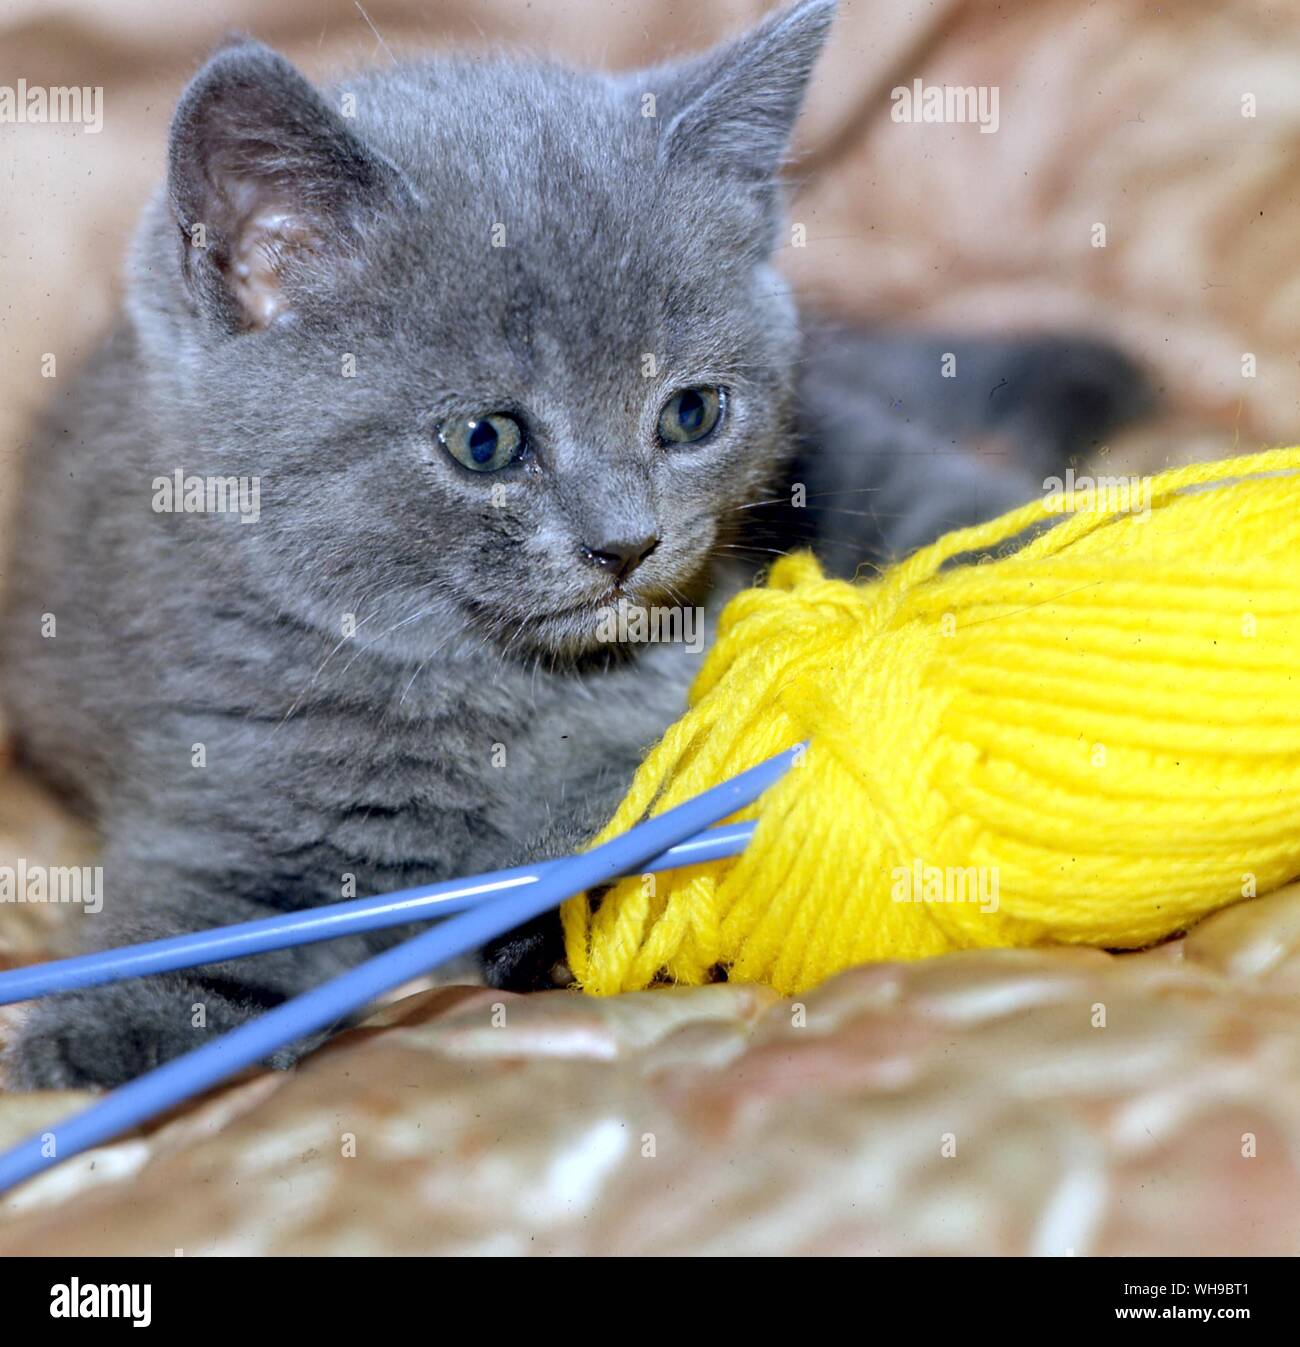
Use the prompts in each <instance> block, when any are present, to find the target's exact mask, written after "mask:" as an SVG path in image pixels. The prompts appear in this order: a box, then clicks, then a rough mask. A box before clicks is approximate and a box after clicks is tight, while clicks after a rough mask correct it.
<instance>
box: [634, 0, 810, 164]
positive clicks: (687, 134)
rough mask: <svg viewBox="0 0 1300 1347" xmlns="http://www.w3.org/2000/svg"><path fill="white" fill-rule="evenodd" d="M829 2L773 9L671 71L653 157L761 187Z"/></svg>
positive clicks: (794, 107) (803, 84)
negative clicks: (664, 121) (665, 117)
mask: <svg viewBox="0 0 1300 1347" xmlns="http://www.w3.org/2000/svg"><path fill="white" fill-rule="evenodd" d="M835 5H836V0H805V3H803V4H799V5H795V6H794V7H792V8H789V9H783V10H778V11H777V12H776V13H775V14H771V15H769V16H768V18H766V19H765V20H764V21H763V22H762V23H760V24H759V25H758V27H756V28H753V29H751V30H750V31H749V32H747V33H742V34H741V35H740V37H738V38H736V39H734V40H733V41H731V42H728V43H725V44H723V45H722V46H721V47H718V48H715V49H714V50H713V51H710V52H706V53H705V55H703V56H701V57H697V58H696V59H695V60H693V61H688V62H686V63H685V64H683V65H680V66H677V67H671V68H670V69H669V71H668V72H666V73H667V76H668V79H669V82H670V88H669V91H668V98H669V100H670V102H669V107H668V109H667V110H668V111H669V112H670V113H671V116H672V120H671V121H670V122H669V123H668V126H667V128H666V129H665V131H664V135H663V139H662V141H661V142H660V159H661V160H662V161H663V162H665V163H672V164H674V165H676V164H679V163H683V164H684V163H687V162H691V163H694V164H696V165H697V166H699V167H702V168H705V169H708V170H710V171H712V172H715V173H720V174H723V175H725V176H727V177H731V178H733V179H740V180H742V181H745V182H748V183H751V184H753V185H755V186H765V185H767V184H769V183H770V182H771V181H772V179H773V177H774V176H775V174H776V172H777V170H778V169H779V168H780V166H781V160H782V159H783V158H784V156H785V151H786V145H787V143H788V142H789V139H790V133H791V131H792V130H793V128H794V123H795V119H796V118H797V117H798V115H799V108H800V106H801V104H802V103H803V96H804V91H805V89H806V88H807V86H808V79H809V76H810V75H811V74H812V68H813V66H814V65H815V64H816V62H817V58H818V56H819V55H820V54H821V50H822V47H823V45H824V44H825V42H826V35H827V34H828V33H829V32H830V27H831V21H832V20H833V19H834V17H835ZM677 109H680V110H677Z"/></svg>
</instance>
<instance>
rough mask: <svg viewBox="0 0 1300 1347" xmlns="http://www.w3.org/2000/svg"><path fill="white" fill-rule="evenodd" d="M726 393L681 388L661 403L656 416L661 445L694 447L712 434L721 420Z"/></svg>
mask: <svg viewBox="0 0 1300 1347" xmlns="http://www.w3.org/2000/svg"><path fill="white" fill-rule="evenodd" d="M726 396H727V395H726V393H725V392H724V391H723V390H722V389H721V388H713V387H708V386H706V385H700V386H699V387H698V388H683V389H682V390H681V392H680V393H674V394H673V395H672V397H670V398H669V399H668V401H667V402H665V403H664V409H663V411H661V412H660V413H659V439H660V441H661V442H662V443H664V444H695V443H696V442H697V441H699V440H702V439H704V438H705V436H707V435H711V434H713V432H714V431H715V430H716V429H717V428H718V423H719V422H720V421H721V420H722V409H723V406H724V404H725V402H726Z"/></svg>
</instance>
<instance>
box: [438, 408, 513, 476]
mask: <svg viewBox="0 0 1300 1347" xmlns="http://www.w3.org/2000/svg"><path fill="white" fill-rule="evenodd" d="M438 439H439V440H440V441H441V442H442V447H443V448H444V449H445V450H446V451H447V452H448V453H449V454H450V455H451V456H452V458H454V459H455V460H456V462H457V463H461V464H464V466H465V467H467V468H470V469H471V470H472V471H474V472H497V471H499V470H500V469H501V468H504V467H508V466H509V465H510V464H511V463H513V462H514V461H515V459H516V458H518V457H519V453H520V450H521V449H522V448H523V443H524V431H523V427H522V426H521V425H520V424H519V422H518V421H516V420H515V418H514V417H513V416H507V415H506V414H505V413H504V412H493V413H492V414H491V415H490V416H481V417H479V418H478V420H477V421H468V420H467V421H446V422H444V423H443V424H442V425H441V426H439V427H438Z"/></svg>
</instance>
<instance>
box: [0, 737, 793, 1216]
mask: <svg viewBox="0 0 1300 1347" xmlns="http://www.w3.org/2000/svg"><path fill="white" fill-rule="evenodd" d="M801 748H802V745H799V746H796V747H795V748H791V749H787V750H786V751H785V752H784V753H780V754H778V755H777V756H776V757H774V758H769V759H768V760H767V761H766V762H762V763H759V765H758V766H757V767H751V768H750V769H749V770H748V771H745V772H741V774H740V775H739V776H736V777H733V778H732V779H731V780H730V781H724V782H723V783H722V784H721V785H719V786H714V787H713V788H712V789H711V790H707V791H705V792H704V793H703V794H702V795H697V796H695V797H694V798H693V799H690V800H687V801H686V802H685V803H684V804H680V805H678V806H677V807H676V808H674V809H669V810H667V811H666V812H665V813H662V814H658V815H656V816H655V817H654V818H651V819H647V820H646V821H645V822H644V823H640V824H638V825H637V826H636V827H635V828H632V829H631V830H630V831H628V832H625V833H622V834H621V835H620V836H618V837H614V838H611V839H610V840H609V841H608V842H605V843H603V844H602V845H601V846H598V847H593V848H592V849H591V850H590V851H586V852H583V853H581V854H580V855H577V856H570V857H568V858H567V859H566V860H563V861H561V862H559V863H558V864H557V865H555V867H554V868H553V869H549V870H547V871H546V873H545V874H543V875H542V876H541V877H540V878H539V879H538V880H537V882H536V883H535V884H531V885H528V886H527V887H525V888H521V889H516V890H511V891H508V892H506V893H504V894H502V896H501V897H499V898H498V899H496V900H495V901H494V902H490V903H480V904H478V905H477V906H475V907H471V908H469V909H468V910H467V911H464V912H460V913H457V914H456V915H455V916H452V917H449V918H448V919H447V920H446V921H444V922H440V923H439V924H438V925H437V926H435V927H433V928H432V929H431V930H428V931H424V932H422V933H421V934H420V935H417V936H415V937H414V938H413V939H411V940H408V941H406V943H405V944H402V945H398V946H396V947H395V948H393V949H390V950H387V951H386V952H385V953H383V954H380V955H378V956H376V957H375V958H373V959H369V960H367V961H366V962H365V963H362V964H358V965H357V967H355V968H352V969H349V970H348V971H347V972H346V973H342V974H340V975H339V976H338V977H336V978H332V979H331V980H330V981H329V982H326V983H323V984H322V985H321V986H319V987H315V988H313V989H312V990H311V991H309V992H305V993H304V994H303V995H302V996H298V997H295V998H294V999H293V1000H291V1001H286V1002H284V1004H283V1005H280V1006H277V1007H276V1008H275V1009H274V1010H269V1011H267V1012H266V1013H265V1014H263V1015H260V1016H258V1018H256V1019H253V1020H249V1021H247V1023H245V1024H241V1025H240V1026H239V1027H238V1028H237V1029H232V1030H231V1031H230V1032H229V1033H226V1034H223V1035H222V1036H221V1037H220V1038H216V1039H213V1040H212V1041H211V1042H210V1043H205V1044H204V1045H203V1046H202V1047H200V1048H196V1049H194V1051H193V1052H188V1053H186V1054H185V1055H184V1056H182V1057H175V1058H173V1059H172V1060H171V1061H170V1062H165V1063H164V1064H163V1065H162V1066H160V1067H157V1068H155V1069H154V1070H153V1071H149V1072H147V1073H146V1074H145V1075H143V1076H139V1077H137V1078H136V1079H135V1080H133V1081H129V1082H128V1083H127V1084H125V1085H122V1086H119V1087H118V1088H117V1089H116V1090H114V1091H113V1092H112V1093H111V1094H107V1095H105V1096H104V1097H103V1098H102V1099H101V1100H99V1101H97V1102H96V1103H94V1104H92V1105H91V1106H90V1107H89V1108H88V1109H85V1110H84V1111H83V1112H81V1113H77V1114H74V1115H73V1116H72V1117H71V1118H69V1119H67V1120H66V1121H65V1122H61V1123H57V1124H55V1125H54V1126H52V1127H49V1128H47V1129H46V1130H45V1131H44V1132H41V1133H37V1134H36V1135H35V1136H31V1137H28V1138H27V1140H26V1141H22V1142H20V1143H19V1144H18V1145H17V1146H15V1147H13V1148H12V1149H11V1150H8V1151H6V1152H4V1154H2V1155H0V1192H3V1191H5V1190H6V1189H9V1188H12V1187H13V1186H14V1185H15V1184H17V1183H21V1182H23V1180H25V1179H29V1178H31V1177H32V1176H33V1175H34V1174H38V1173H40V1172H41V1171H42V1170H44V1169H47V1168H49V1167H50V1166H51V1165H54V1164H57V1163H58V1162H59V1161H60V1160H66V1159H68V1158H70V1157H71V1156H73V1155H78V1154H80V1152H82V1151H84V1150H88V1149H90V1148H91V1147H92V1146H99V1145H102V1144H103V1143H104V1142H106V1141H110V1140H111V1139H112V1138H113V1137H115V1136H117V1135H118V1134H119V1133H121V1132H125V1131H127V1130H129V1129H130V1128H132V1127H138V1126H139V1125H140V1124H141V1123H143V1122H147V1121H148V1120H149V1119H150V1118H152V1117H154V1116H155V1115H157V1114H159V1113H162V1112H164V1111H166V1110H167V1109H171V1108H174V1107H176V1105H178V1104H181V1103H183V1102H184V1101H185V1100H186V1099H189V1098H191V1097H192V1096H193V1095H196V1094H199V1093H201V1092H202V1091H204V1090H208V1089H211V1088H212V1087H213V1086H214V1085H217V1084H219V1083H220V1082H221V1081H223V1080H225V1079H226V1078H227V1077H229V1076H231V1075H233V1074H234V1073H235V1072H237V1071H241V1070H242V1069H243V1068H244V1067H246V1066H252V1065H253V1064H254V1063H256V1062H260V1061H263V1060H264V1059H265V1058H267V1057H269V1056H270V1055H271V1054H272V1053H274V1052H275V1051H276V1050H277V1049H279V1048H282V1047H285V1046H286V1045H287V1044H289V1043H295V1042H297V1041H298V1040H299V1039H301V1038H305V1037H306V1036H307V1035H309V1034H313V1033H316V1032H317V1031H318V1030H321V1029H327V1028H330V1027H331V1026H333V1025H335V1024H337V1023H338V1022H339V1021H340V1020H341V1019H343V1018H344V1017H345V1016H348V1015H351V1014H353V1013H354V1012H355V1011H358V1010H360V1009H361V1008H362V1007H364V1006H367V1005H369V1004H370V1003H371V1002H372V1001H374V1000H375V999H376V997H379V996H382V995H383V994H384V993H385V992H389V991H392V990H393V989H394V988H395V987H400V986H401V985H402V984H403V983H404V982H407V981H409V980H410V979H411V978H413V977H418V976H420V975H421V974H423V973H427V972H428V971H429V969H431V968H434V967H436V966H437V965H438V964H440V963H444V962H445V961H446V960H448V959H454V958H456V957H457V956H458V955H461V954H467V953H468V952H469V951H470V950H473V949H478V948H479V947H480V946H481V945H484V944H486V943H487V942H488V941H489V940H492V939H494V938H495V937H496V936H499V935H503V934H504V933H505V932H506V931H510V930H513V929H514V928H515V927H516V926H519V925H521V924H522V923H524V922H526V921H531V920H532V919H533V918H534V917H536V916H539V915H540V914H541V913H543V912H545V911H546V910H547V909H548V908H551V907H554V906H556V905H557V904H558V903H561V902H563V901H564V899H565V898H569V897H571V896H572V895H573V894H575V893H581V892H583V890H585V889H590V888H595V887H596V886H597V885H600V884H607V883H609V881H610V880H612V879H616V878H617V877H618V876H619V875H624V874H628V873H632V872H635V871H637V870H640V869H641V868H643V867H644V866H645V864H646V862H647V861H649V860H652V859H653V858H654V857H656V856H659V855H661V854H662V853H663V852H664V851H666V850H667V849H668V848H670V847H673V846H676V845H678V844H679V843H681V842H684V841H686V839H687V838H690V837H694V836H695V834H696V833H698V832H699V831H700V830H701V829H703V828H707V827H709V826H710V825H712V824H714V823H717V822H718V821H719V820H721V819H724V818H726V817H727V816H728V815H729V814H734V813H735V812H736V811H737V810H739V809H743V808H744V807H745V806H746V805H748V804H752V803H753V802H754V801H755V800H756V799H757V798H758V797H759V796H760V795H761V794H762V793H763V792H764V791H765V790H766V789H767V788H768V787H769V786H770V785H772V784H773V782H775V781H778V780H779V779H780V778H781V777H782V776H783V775H784V774H785V773H786V771H788V770H789V768H790V767H791V766H792V765H793V763H794V762H795V761H796V759H797V755H798V754H799V752H800V751H801Z"/></svg>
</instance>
